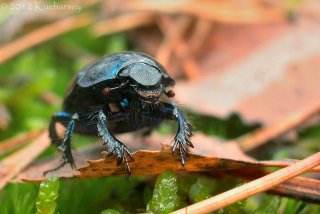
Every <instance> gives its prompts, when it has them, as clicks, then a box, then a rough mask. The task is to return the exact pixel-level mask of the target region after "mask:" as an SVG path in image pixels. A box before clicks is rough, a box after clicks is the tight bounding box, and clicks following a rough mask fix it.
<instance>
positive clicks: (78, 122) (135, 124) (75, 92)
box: [47, 52, 193, 174]
mask: <svg viewBox="0 0 320 214" xmlns="http://www.w3.org/2000/svg"><path fill="white" fill-rule="evenodd" d="M174 84H175V81H174V80H173V79H172V78H171V77H170V76H169V75H168V73H167V72H166V70H165V69H164V67H163V66H161V65H160V64H159V63H157V62H156V61H155V60H154V59H152V58H151V57H149V56H147V55H145V54H141V53H137V52H120V53H115V54H112V55H108V56H105V57H103V58H101V59H99V60H97V61H95V62H93V63H91V64H89V65H87V66H86V67H85V68H84V69H82V70H81V71H80V72H79V73H78V75H77V76H76V79H75V80H74V81H73V83H72V85H71V87H70V89H69V90H68V92H67V94H66V97H65V99H64V102H63V109H62V112H58V113H56V114H54V115H53V116H52V119H51V122H50V126H49V136H50V138H51V140H52V143H53V144H54V145H56V146H57V147H58V150H59V151H61V152H62V153H63V163H62V164H61V165H60V166H58V167H57V168H55V169H53V170H57V169H59V168H60V167H62V166H64V165H65V164H66V163H69V164H70V165H71V166H72V167H73V168H75V164H74V160H73V156H72V153H71V136H72V133H73V132H75V133H79V134H84V135H100V136H101V137H102V140H103V144H104V145H106V146H107V150H108V153H109V154H115V155H116V157H117V164H118V165H119V164H120V163H122V162H123V161H125V164H126V169H127V170H128V173H129V174H130V173H131V171H130V168H129V164H128V159H127V158H128V157H130V158H131V159H132V156H131V153H130V151H129V150H128V149H127V147H126V146H125V145H124V144H123V143H122V142H120V141H119V140H117V139H116V138H115V137H114V135H113V134H115V133H123V132H130V131H135V130H138V129H142V128H147V129H148V130H149V131H151V130H152V128H154V127H156V126H157V125H159V123H160V122H161V121H163V120H164V119H170V120H176V121H177V122H178V132H177V134H176V136H175V139H174V144H173V149H172V152H174V151H175V150H176V148H178V149H179V153H180V156H181V163H182V164H183V165H184V164H185V158H186V156H187V154H188V147H193V145H192V143H191V142H190V137H191V135H192V130H191V129H192V127H191V124H190V122H189V120H188V119H187V118H186V116H185V115H184V114H183V112H182V111H181V110H179V109H178V108H177V106H176V105H175V104H174V103H167V102H164V101H161V99H160V97H161V96H162V95H165V96H166V97H169V98H170V97H173V96H174V92H173V91H171V90H167V88H168V87H170V86H173V85H174ZM57 122H58V123H61V124H63V125H64V126H65V127H66V131H65V134H64V137H63V138H59V137H58V134H57V130H56V126H55V124H56V123H57ZM53 170H49V171H53ZM49 171H47V172H49Z"/></svg>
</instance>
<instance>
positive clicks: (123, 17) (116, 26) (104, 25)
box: [93, 13, 155, 37]
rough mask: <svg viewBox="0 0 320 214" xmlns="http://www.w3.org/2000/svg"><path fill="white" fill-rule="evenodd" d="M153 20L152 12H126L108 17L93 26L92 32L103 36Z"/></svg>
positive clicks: (152, 21)
mask: <svg viewBox="0 0 320 214" xmlns="http://www.w3.org/2000/svg"><path fill="white" fill-rule="evenodd" d="M154 22H155V15H154V14H152V13H126V14H120V15H118V16H116V17H112V18H108V19H106V20H104V21H101V22H98V23H97V24H95V25H94V26H93V33H94V35H95V36H96V37H100V36H105V35H107V34H111V33H117V32H122V31H127V30H131V29H134V28H137V27H141V26H147V25H150V24H152V23H154Z"/></svg>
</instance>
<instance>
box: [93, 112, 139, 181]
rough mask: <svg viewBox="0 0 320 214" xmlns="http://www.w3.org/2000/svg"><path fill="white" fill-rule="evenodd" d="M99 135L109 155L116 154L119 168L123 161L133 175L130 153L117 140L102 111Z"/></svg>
mask: <svg viewBox="0 0 320 214" xmlns="http://www.w3.org/2000/svg"><path fill="white" fill-rule="evenodd" d="M97 127H98V133H99V135H100V136H101V137H102V140H103V145H107V147H108V153H109V155H111V154H112V153H114V154H115V155H116V156H117V165H118V166H119V165H120V164H121V163H122V162H123V160H124V161H125V164H126V169H127V170H128V174H129V175H131V170H130V167H129V163H128V159H127V155H128V156H129V157H130V158H131V159H133V158H132V155H131V153H130V151H129V150H128V149H127V147H126V146H125V145H124V144H123V143H121V142H120V141H119V140H117V139H116V138H115V137H114V136H113V135H112V134H111V132H110V131H109V129H108V120H107V117H106V115H105V114H104V112H103V110H101V111H100V112H99V114H98V123H97Z"/></svg>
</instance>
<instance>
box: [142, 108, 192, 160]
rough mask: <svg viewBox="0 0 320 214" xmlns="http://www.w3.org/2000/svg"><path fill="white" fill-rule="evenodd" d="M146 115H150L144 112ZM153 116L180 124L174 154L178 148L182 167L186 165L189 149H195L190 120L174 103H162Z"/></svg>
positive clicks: (173, 148)
mask: <svg viewBox="0 0 320 214" xmlns="http://www.w3.org/2000/svg"><path fill="white" fill-rule="evenodd" d="M144 114H150V113H149V112H144ZM152 114H153V115H154V116H156V117H163V118H166V119H171V120H176V121H177V122H178V132H177V134H176V136H175V138H174V144H173V147H172V152H175V151H176V149H177V148H178V149H179V153H180V157H181V163H182V165H185V158H186V157H187V155H188V152H189V151H188V147H192V148H193V145H192V143H191V141H190V137H191V136H192V126H191V124H190V122H189V120H188V119H187V117H186V116H185V115H184V114H183V112H182V111H181V110H179V109H178V107H177V106H176V105H175V104H173V103H162V104H161V107H160V108H159V109H158V110H157V112H153V113H152ZM150 116H151V115H150Z"/></svg>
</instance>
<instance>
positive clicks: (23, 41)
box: [0, 14, 93, 63]
mask: <svg viewBox="0 0 320 214" xmlns="http://www.w3.org/2000/svg"><path fill="white" fill-rule="evenodd" d="M92 19H93V17H92V15H90V14H82V15H79V16H73V17H69V18H66V19H62V20H59V21H56V22H54V23H52V24H49V25H46V26H44V27H41V28H40V29H36V30H34V31H32V32H30V33H28V34H27V35H25V36H22V37H21V38H18V39H17V40H15V41H13V42H11V43H9V44H7V45H4V46H2V47H0V63H3V62H5V61H6V60H8V59H10V58H12V57H14V56H16V55H17V54H19V53H21V52H23V51H25V50H27V49H29V48H31V47H34V46H36V45H38V44H41V43H43V42H45V41H48V40H50V39H52V38H55V37H57V36H59V35H62V34H64V33H67V32H70V31H73V30H75V29H78V28H82V27H85V26H87V25H89V24H91V23H92Z"/></svg>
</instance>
